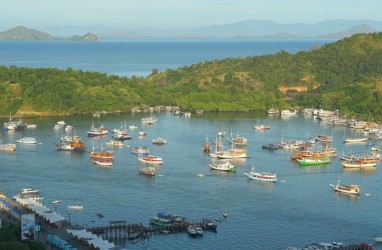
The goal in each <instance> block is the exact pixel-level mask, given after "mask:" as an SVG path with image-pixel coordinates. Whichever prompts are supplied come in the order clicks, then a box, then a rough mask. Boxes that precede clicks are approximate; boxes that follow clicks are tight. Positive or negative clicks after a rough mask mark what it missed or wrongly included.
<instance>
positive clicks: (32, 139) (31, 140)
mask: <svg viewBox="0 0 382 250" xmlns="http://www.w3.org/2000/svg"><path fill="white" fill-rule="evenodd" d="M16 142H17V143H20V144H37V140H36V138H35V137H22V138H20V139H19V140H16Z"/></svg>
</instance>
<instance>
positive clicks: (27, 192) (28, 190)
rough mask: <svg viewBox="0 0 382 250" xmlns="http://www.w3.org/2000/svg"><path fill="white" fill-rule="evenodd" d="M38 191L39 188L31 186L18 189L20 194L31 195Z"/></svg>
mask: <svg viewBox="0 0 382 250" xmlns="http://www.w3.org/2000/svg"><path fill="white" fill-rule="evenodd" d="M38 193H40V190H38V189H32V188H23V189H21V191H20V194H21V195H31V194H38Z"/></svg>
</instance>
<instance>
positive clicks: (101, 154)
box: [89, 150, 114, 159]
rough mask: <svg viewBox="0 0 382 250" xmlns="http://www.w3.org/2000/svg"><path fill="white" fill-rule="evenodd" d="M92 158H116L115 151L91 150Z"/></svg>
mask: <svg viewBox="0 0 382 250" xmlns="http://www.w3.org/2000/svg"><path fill="white" fill-rule="evenodd" d="M89 155H90V158H91V159H114V152H110V151H99V152H94V150H93V152H90V153H89Z"/></svg>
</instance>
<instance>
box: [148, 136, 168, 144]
mask: <svg viewBox="0 0 382 250" xmlns="http://www.w3.org/2000/svg"><path fill="white" fill-rule="evenodd" d="M151 143H152V144H156V145H163V144H166V143H167V140H165V139H163V138H162V137H158V138H155V139H154V140H152V142H151Z"/></svg>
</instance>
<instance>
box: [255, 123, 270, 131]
mask: <svg viewBox="0 0 382 250" xmlns="http://www.w3.org/2000/svg"><path fill="white" fill-rule="evenodd" d="M253 128H254V129H256V130H261V131H265V130H269V125H265V124H261V125H253Z"/></svg>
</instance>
